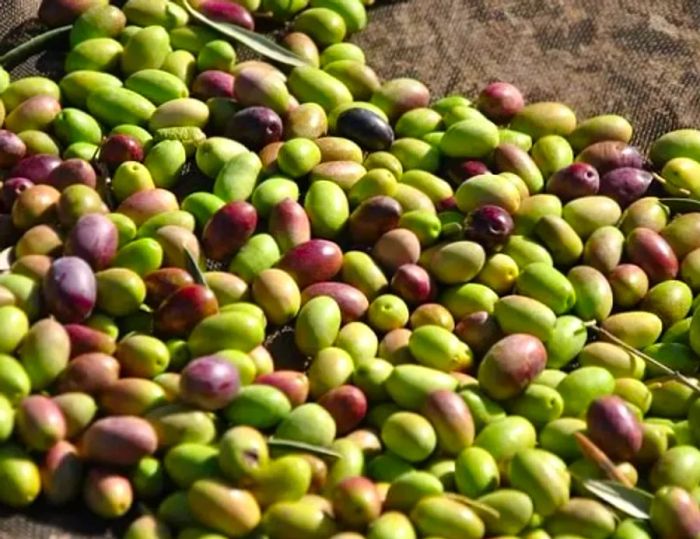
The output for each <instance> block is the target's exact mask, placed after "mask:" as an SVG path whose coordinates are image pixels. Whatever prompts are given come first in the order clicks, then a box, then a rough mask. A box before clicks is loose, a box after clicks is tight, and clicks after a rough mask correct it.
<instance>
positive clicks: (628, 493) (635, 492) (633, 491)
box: [583, 479, 654, 520]
mask: <svg viewBox="0 0 700 539" xmlns="http://www.w3.org/2000/svg"><path fill="white" fill-rule="evenodd" d="M583 486H584V487H585V488H586V490H588V492H590V493H591V494H593V495H594V496H597V497H598V498H600V499H601V500H603V501H604V502H606V503H607V504H609V505H611V506H613V507H614V508H615V509H618V510H620V511H622V512H623V513H625V514H626V515H628V516H630V517H632V518H639V519H645V520H648V519H649V511H650V509H651V502H652V500H653V499H654V496H653V495H652V494H649V493H648V492H647V491H645V490H642V489H639V488H634V487H626V486H624V485H621V484H620V483H618V482H616V481H607V480H602V479H601V480H599V479H586V480H584V481H583Z"/></svg>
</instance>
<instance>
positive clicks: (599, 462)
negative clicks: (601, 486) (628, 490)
mask: <svg viewBox="0 0 700 539" xmlns="http://www.w3.org/2000/svg"><path fill="white" fill-rule="evenodd" d="M574 438H575V439H576V443H577V444H578V446H579V448H580V449H581V453H583V456H584V457H585V458H586V460H589V461H591V462H593V463H594V464H595V465H596V466H598V468H600V469H601V470H602V471H603V473H605V475H606V476H608V478H609V479H612V480H613V481H617V482H619V483H622V484H623V485H625V486H626V487H632V486H634V485H632V483H630V481H629V479H627V477H625V476H624V475H623V474H622V473H621V472H620V470H618V469H617V467H616V466H615V463H613V461H611V460H610V458H609V457H608V456H607V455H606V454H605V452H604V451H603V450H602V449H601V448H600V447H598V446H597V445H596V444H595V443H593V440H591V439H590V438H589V437H588V436H586V435H585V434H583V433H581V432H575V433H574Z"/></svg>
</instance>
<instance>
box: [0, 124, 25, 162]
mask: <svg viewBox="0 0 700 539" xmlns="http://www.w3.org/2000/svg"><path fill="white" fill-rule="evenodd" d="M26 153H27V146H26V145H25V144H24V142H23V141H22V139H21V138H19V137H18V136H17V135H15V134H14V133H13V132H12V131H7V130H6V129H0V168H10V167H13V166H15V165H16V164H17V163H18V162H19V161H20V160H21V159H22V158H23V157H24V155H25V154H26Z"/></svg>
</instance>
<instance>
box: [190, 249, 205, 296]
mask: <svg viewBox="0 0 700 539" xmlns="http://www.w3.org/2000/svg"><path fill="white" fill-rule="evenodd" d="M184 251H185V263H186V264H187V271H188V272H189V274H190V275H192V278H193V279H194V282H195V283H197V284H201V285H202V286H206V287H207V288H209V286H208V285H207V280H206V278H205V277H204V274H203V273H202V270H201V269H200V268H199V263H198V262H197V259H196V258H195V257H194V255H193V254H192V252H191V251H190V250H189V249H188V248H187V247H185V248H184Z"/></svg>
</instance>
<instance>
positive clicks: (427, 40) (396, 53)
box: [0, 0, 700, 539]
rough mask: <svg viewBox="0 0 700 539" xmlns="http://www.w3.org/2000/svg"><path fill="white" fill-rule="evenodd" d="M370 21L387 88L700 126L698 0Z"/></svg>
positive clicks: (403, 6)
mask: <svg viewBox="0 0 700 539" xmlns="http://www.w3.org/2000/svg"><path fill="white" fill-rule="evenodd" d="M38 4H39V1H38V0H0V35H3V36H5V40H4V41H3V42H2V44H0V51H1V50H5V49H7V48H9V46H10V45H11V44H13V43H17V42H20V41H21V40H22V39H23V38H26V36H27V35H28V34H31V33H32V32H34V31H36V29H37V28H38V26H37V25H36V24H35V23H33V22H31V21H30V19H31V17H32V15H33V14H34V13H35V12H36V9H37V6H38ZM27 21H30V22H27ZM370 21H371V22H370V25H369V27H368V28H367V29H366V30H365V31H364V32H362V33H361V34H359V35H357V36H355V37H354V38H353V40H354V41H355V42H356V43H358V44H360V45H361V46H362V47H363V48H364V50H365V51H366V53H367V57H368V62H369V63H370V64H371V65H372V66H373V67H374V68H375V69H376V70H377V71H378V73H379V74H380V75H381V76H382V77H383V78H390V77H397V76H412V77H416V78H418V79H420V80H422V81H424V82H425V83H427V84H428V86H429V87H430V89H431V90H432V92H433V94H434V95H435V96H441V95H445V94H449V93H453V92H460V93H466V94H467V95H474V94H475V92H477V91H478V89H479V88H481V87H482V86H483V85H484V84H485V83H487V82H489V81H492V80H496V79H501V80H507V81H510V82H512V83H514V84H516V85H517V86H519V87H520V88H521V89H522V90H523V92H524V93H525V95H526V96H527V98H528V99H529V100H542V99H557V100H561V101H564V102H566V103H568V104H569V105H570V106H572V107H573V108H574V109H575V110H576V112H577V113H578V115H579V117H580V118H585V117H587V116H589V115H592V114H597V113H603V112H616V113H620V114H623V115H625V116H626V117H627V118H629V119H630V120H631V121H632V123H633V125H634V126H635V129H636V133H635V138H634V142H635V143H637V144H639V145H640V146H643V147H644V146H647V145H648V144H649V143H650V142H651V141H653V140H654V138H655V137H657V136H658V135H660V134H661V133H664V132H666V131H668V130H671V129H675V128H680V127H688V126H698V125H700V32H698V28H699V27H700V2H699V1H698V0H394V1H391V0H385V1H382V0H378V5H377V6H375V7H373V8H372V9H371V18H370ZM61 62H62V56H61V54H60V53H57V52H54V53H50V54H46V55H42V56H39V57H38V58H34V59H32V60H31V61H30V62H28V63H27V64H25V65H22V66H19V67H18V68H16V69H15V70H14V72H13V73H14V74H15V75H20V74H29V73H36V72H40V73H45V74H49V75H52V76H54V78H58V76H60V66H61ZM0 488H2V485H0ZM130 516H133V515H130ZM126 521H127V520H126V519H125V520H124V521H122V522H120V523H117V524H116V525H113V526H111V527H107V526H105V525H104V524H103V523H102V522H100V521H99V520H98V519H95V518H94V517H91V516H90V515H89V514H88V513H87V512H86V511H84V510H81V509H80V507H71V508H63V509H59V510H57V509H51V508H48V507H46V506H44V505H42V504H38V505H37V506H35V507H34V508H32V509H31V510H29V511H28V512H25V513H12V512H9V511H5V510H3V511H0V539H9V538H12V539H25V538H27V539H28V538H37V539H38V538H41V539H45V538H46V539H48V538H51V539H63V538H68V537H73V538H99V537H113V536H119V535H120V533H121V532H122V531H123V526H124V522H126Z"/></svg>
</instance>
